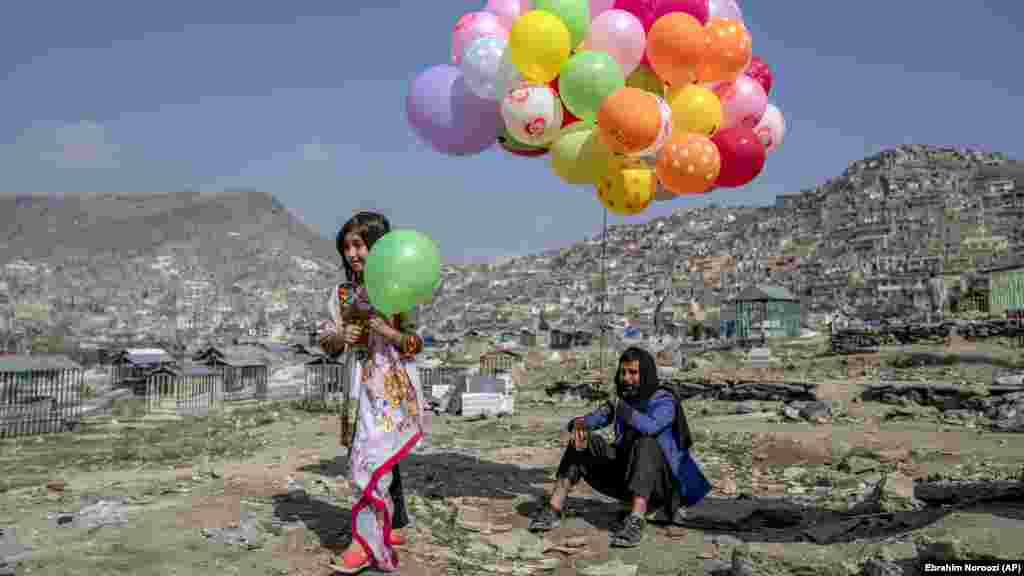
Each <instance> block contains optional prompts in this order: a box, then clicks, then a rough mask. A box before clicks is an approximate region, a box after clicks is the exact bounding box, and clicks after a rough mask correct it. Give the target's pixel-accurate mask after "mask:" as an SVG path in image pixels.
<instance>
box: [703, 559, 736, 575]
mask: <svg viewBox="0 0 1024 576" xmlns="http://www.w3.org/2000/svg"><path fill="white" fill-rule="evenodd" d="M731 572H732V564H730V563H729V562H726V561H724V560H716V559H714V558H710V559H707V560H705V561H704V573H705V574H708V575H709V576H718V575H720V574H721V575H723V576H724V575H726V574H730V573H731Z"/></svg>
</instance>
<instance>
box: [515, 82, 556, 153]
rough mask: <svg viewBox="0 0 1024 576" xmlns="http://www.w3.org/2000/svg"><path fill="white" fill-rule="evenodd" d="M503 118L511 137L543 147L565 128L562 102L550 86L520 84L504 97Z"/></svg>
mask: <svg viewBox="0 0 1024 576" xmlns="http://www.w3.org/2000/svg"><path fill="white" fill-rule="evenodd" d="M501 117H502V118H503V119H504V120H505V127H506V128H508V131H509V133H510V134H512V137H513V138H515V139H516V140H519V141H520V142H522V143H523V144H529V145H531V146H544V145H547V144H550V143H551V142H554V141H555V139H556V138H558V134H559V133H560V132H561V131H562V120H564V116H563V113H562V101H561V100H559V99H558V95H557V94H555V91H554V90H552V89H551V87H550V86H547V85H544V84H526V83H523V84H520V85H519V86H518V87H517V88H515V89H514V90H512V91H511V92H509V93H508V94H506V95H505V97H504V98H503V99H502V100H501Z"/></svg>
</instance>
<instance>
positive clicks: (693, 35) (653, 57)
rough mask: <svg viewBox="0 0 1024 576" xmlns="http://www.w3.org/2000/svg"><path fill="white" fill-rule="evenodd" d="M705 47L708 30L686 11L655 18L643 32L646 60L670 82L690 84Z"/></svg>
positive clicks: (692, 81) (694, 77)
mask: <svg viewBox="0 0 1024 576" xmlns="http://www.w3.org/2000/svg"><path fill="white" fill-rule="evenodd" d="M707 49H708V32H707V30H706V29H705V28H704V27H703V26H701V24H700V22H699V21H698V20H697V19H696V18H694V17H693V16H690V15H689V14H687V13H686V12H670V13H668V14H666V15H664V16H662V17H661V18H658V19H657V20H656V21H655V22H654V25H653V26H651V29H650V30H649V31H648V32H647V60H648V62H650V63H651V69H652V70H654V73H655V74H657V75H658V77H660V78H661V79H662V80H663V81H665V82H666V83H668V84H671V85H673V86H683V85H685V84H693V83H694V82H696V81H697V69H698V68H699V67H700V65H701V63H702V62H703V61H704V55H705V53H706V52H707Z"/></svg>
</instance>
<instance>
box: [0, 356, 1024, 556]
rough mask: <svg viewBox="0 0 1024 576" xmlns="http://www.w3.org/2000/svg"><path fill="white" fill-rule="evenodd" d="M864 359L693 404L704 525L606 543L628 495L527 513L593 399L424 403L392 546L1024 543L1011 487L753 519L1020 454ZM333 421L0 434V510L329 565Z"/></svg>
mask: <svg viewBox="0 0 1024 576" xmlns="http://www.w3.org/2000/svg"><path fill="white" fill-rule="evenodd" d="M954 352H955V351H954ZM950 353H953V352H950ZM794 354H795V353H794ZM793 358H795V356H793ZM787 361H791V362H793V363H794V364H796V365H792V366H790V367H788V368H787V369H786V371H787V372H794V371H796V372H799V373H801V374H802V375H807V374H812V372H813V371H814V370H818V371H821V370H824V368H822V366H821V364H822V362H823V361H821V360H814V359H809V360H806V361H805V362H806V363H814V364H816V365H817V366H816V367H815V366H806V365H804V364H802V363H800V362H798V361H797V360H794V359H792V358H790V360H787ZM829 362H839V361H838V360H834V359H833V360H829ZM872 362H873V361H871V360H870V359H867V360H865V359H863V358H859V359H858V358H852V359H847V360H845V361H843V362H842V363H841V366H840V364H836V366H835V367H833V368H834V370H833V372H835V373H834V374H832V377H831V378H827V379H825V378H821V379H820V382H821V384H820V386H819V389H818V394H819V397H820V398H821V399H825V400H829V401H831V402H833V403H834V405H835V406H837V407H839V408H837V414H836V415H835V417H834V418H832V419H831V420H830V421H829V422H825V423H812V422H789V421H784V420H780V419H779V418H776V417H770V416H765V415H766V414H773V413H775V412H777V411H778V409H779V408H780V406H779V404H778V403H770V402H762V403H758V406H757V410H756V411H755V412H754V413H747V414H737V413H736V411H735V404H736V403H732V402H715V401H694V402H693V403H692V404H691V405H688V406H687V410H688V414H689V415H690V422H691V427H692V428H693V431H694V434H695V437H696V439H697V444H696V446H695V455H696V457H697V458H698V460H699V461H700V462H701V464H702V466H703V467H704V469H705V472H706V474H707V475H708V477H709V479H711V481H712V483H713V484H714V486H715V489H714V491H713V492H712V494H711V496H710V497H709V498H708V499H707V500H706V501H705V502H704V503H702V504H701V505H700V506H698V507H697V508H696V509H694V511H693V512H695V513H696V515H697V516H698V517H700V518H703V519H704V520H706V522H707V526H709V527H708V528H701V527H695V526H687V527H680V526H664V525H655V524H651V525H649V527H648V529H647V532H646V537H645V540H644V542H643V543H642V545H641V546H640V547H638V548H635V549H628V550H619V549H612V548H609V546H608V531H609V528H610V526H611V523H612V522H613V520H614V518H615V515H616V513H617V512H618V511H619V510H620V509H621V505H619V504H618V503H614V502H609V501H608V499H606V498H604V497H602V496H600V495H597V494H595V493H593V492H592V491H590V490H589V489H587V488H586V487H585V486H582V487H581V488H580V489H579V490H578V491H577V492H576V493H574V495H573V496H572V497H571V498H570V500H569V502H568V517H567V519H566V521H565V522H563V525H562V526H561V527H560V528H559V529H557V530H555V531H554V532H552V533H550V534H548V535H546V536H545V537H543V538H539V537H537V536H534V535H532V534H529V533H528V532H527V531H526V530H525V529H526V527H527V525H528V523H529V515H530V513H531V512H532V510H533V509H534V506H535V504H536V502H538V501H539V500H540V499H542V498H543V497H544V495H545V493H546V492H547V491H548V490H550V487H551V485H552V481H553V477H554V471H555V468H556V467H557V464H558V461H559V458H560V456H561V451H562V449H563V447H564V446H565V442H566V441H567V435H566V434H565V433H564V431H563V430H564V425H565V422H566V421H567V420H568V419H569V418H570V417H572V416H575V415H578V414H582V413H585V412H586V411H587V410H588V409H590V408H591V407H592V406H588V405H587V404H585V403H572V404H564V403H556V402H555V401H554V400H551V399H547V398H545V397H543V395H542V394H540V393H538V392H537V390H538V389H539V388H540V387H541V383H539V382H533V383H532V385H529V386H527V387H526V388H525V389H521V390H520V398H519V399H517V413H516V414H515V415H514V416H509V417H501V418H488V419H483V420H474V421H469V420H466V419H463V418H460V417H453V416H437V417H435V418H434V422H433V429H432V432H431V434H430V437H429V441H428V442H427V443H426V445H425V446H422V447H421V448H420V449H418V450H417V452H415V453H414V454H412V455H411V456H409V457H408V458H407V460H405V461H403V462H402V464H401V466H402V474H403V482H404V484H405V487H406V492H407V495H408V504H409V509H410V515H411V516H412V527H411V531H410V538H409V542H408V543H407V544H406V545H404V546H402V547H400V548H399V554H400V558H401V564H402V569H401V573H402V574H405V575H410V576H412V575H425V576H426V575H431V576H432V575H438V576H440V575H442V574H466V575H469V574H542V573H546V574H554V575H571V574H594V575H596V574H637V575H673V576H674V575H677V574H704V573H708V572H709V571H711V570H712V569H714V568H716V567H718V568H721V567H727V566H728V565H729V564H730V562H731V559H732V557H733V555H734V550H736V549H740V548H742V549H743V551H744V554H753V555H755V556H757V557H759V558H760V559H761V560H760V561H761V562H763V563H764V566H771V569H768V568H765V569H764V570H762V571H756V572H755V573H758V574H761V573H763V574H851V575H852V574H859V573H860V568H859V567H860V565H861V564H862V563H863V562H864V561H865V560H866V559H868V558H873V557H884V558H888V559H891V560H896V561H898V560H908V559H911V558H914V557H915V556H916V555H917V554H918V551H919V550H920V546H921V542H922V539H925V540H927V541H943V542H947V541H952V542H954V544H955V546H957V547H958V548H957V549H958V550H962V551H965V552H964V553H968V552H969V553H970V554H971V555H973V557H982V558H983V557H988V556H994V557H999V558H1015V557H1016V558H1020V557H1024V511H1022V510H1024V506H1020V505H1018V504H1013V503H1008V504H1004V505H1000V506H998V507H989V508H984V507H977V508H974V509H966V510H958V511H954V512H951V513H940V514H934V513H929V514H931V516H929V517H928V519H926V520H920V518H923V516H920V514H923V513H922V512H920V511H918V512H908V514H911V513H913V514H918V515H919V516H914V518H916V519H917V520H913V521H912V522H910V523H909V524H907V525H906V526H905V527H904V529H902V530H897V529H888V528H887V529H879V530H878V531H877V534H875V535H874V536H871V537H864V538H857V539H852V540H850V541H842V542H838V541H837V542H835V543H830V544H824V545H823V544H815V543H812V542H810V541H808V538H805V537H798V536H797V535H796V534H799V533H804V532H803V531H804V529H806V528H808V526H811V527H813V526H812V524H813V523H812V524H807V523H806V522H805V524H804V525H801V526H800V529H799V530H796V531H793V530H789V529H788V528H786V527H779V528H778V529H775V527H773V526H769V524H765V523H763V522H762V523H761V524H757V523H756V522H754V520H752V518H754V516H757V514H754V515H751V514H750V513H749V510H762V512H763V509H765V507H768V508H770V507H771V506H775V505H776V504H775V503H777V502H781V501H785V500H786V499H787V498H788V499H793V498H802V499H803V500H801V502H802V504H801V506H803V507H804V509H806V510H809V511H810V512H807V513H806V514H805V517H808V518H809V517H819V516H820V517H822V518H824V517H825V515H827V514H828V511H829V510H833V509H835V508H836V506H837V505H838V504H837V502H842V503H843V504H842V506H846V505H847V504H846V500H843V499H844V498H846V497H847V496H851V495H853V496H856V495H857V494H859V493H861V492H863V491H864V489H863V484H864V483H865V481H868V480H870V479H871V478H872V476H873V475H877V474H879V473H884V474H886V477H887V478H888V482H889V484H888V486H889V488H888V490H890V491H891V492H892V494H894V495H896V496H900V495H902V496H907V495H908V494H910V495H911V496H912V494H913V483H914V481H915V480H920V479H925V478H928V477H931V476H934V475H937V474H938V475H942V476H944V477H948V478H962V479H970V480H979V479H980V480H994V479H1003V478H1008V477H1011V476H1012V475H1014V474H1016V473H1018V471H1020V470H1021V468H1022V466H1024V444H1022V443H1021V441H1020V437H1019V435H1012V434H997V433H992V432H988V431H984V430H982V429H980V428H977V427H970V426H966V425H965V426H955V425H951V424H950V423H949V422H944V421H940V420H936V419H929V418H920V419H909V420H888V419H886V418H885V417H884V414H885V412H886V411H887V410H888V409H889V407H885V406H882V405H875V404H871V403H864V402H860V401H859V400H858V395H859V391H860V389H861V388H862V387H863V386H864V385H865V384H866V383H870V382H871V378H873V377H874V376H873V372H872V369H871V366H872ZM878 363H882V364H884V360H878V361H875V362H874V364H875V365H877V364H878ZM719 368H722V369H727V368H728V367H719ZM819 375H820V374H819ZM337 430H338V426H337V422H336V420H335V419H334V417H333V416H332V415H330V414H326V413H322V412H315V411H309V410H303V409H300V407H299V406H297V405H295V404H286V403H279V404H268V405H264V406H257V407H243V408H238V409H237V410H234V411H232V412H228V413H224V414H218V415H216V416H211V417H209V418H205V419H201V420H200V419H196V420H191V419H190V420H184V421H169V422H150V421H148V420H147V419H145V418H143V419H121V420H118V421H116V422H108V421H99V422H94V423H90V424H88V425H86V426H85V427H84V429H82V430H80V431H79V432H76V433H68V434H58V435H50V436H41V437H35V438H19V439H14V440H4V441H0V469H2V470H4V474H5V476H6V477H7V479H6V480H5V483H4V484H0V487H2V489H3V492H2V496H0V527H4V526H8V527H11V526H13V527H15V528H16V534H17V541H18V542H19V543H20V544H21V545H23V546H25V547H28V548H30V549H31V551H30V554H28V555H27V556H26V557H25V558H24V559H23V560H22V561H21V564H20V565H19V569H18V572H17V574H19V575H21V574H40V575H42V574H54V575H63V574H76V575H81V576H99V575H108V574H109V575H112V574H133V575H138V576H146V575H153V576H156V575H160V576H166V575H172V574H180V575H185V574H211V575H214V574H217V575H219V574H246V575H257V574H266V575H285V574H294V575H304V576H327V575H329V574H331V570H330V569H329V568H328V567H327V563H328V561H329V560H330V559H331V557H332V555H333V554H336V553H337V552H338V551H339V550H341V549H343V548H344V547H345V545H346V544H347V543H348V541H349V524H350V516H349V510H350V506H351V504H352V502H353V496H352V492H351V490H350V488H349V487H348V485H347V483H346V482H345V481H344V473H345V469H344V464H343V458H341V454H342V453H341V450H340V448H339V447H338V446H337V436H336V431H337ZM290 482H291V486H292V488H293V489H292V490H290V489H289V485H290ZM296 482H298V483H301V485H302V486H303V487H304V489H305V496H303V495H302V494H298V493H296V492H295V490H294V487H295V483H296ZM851 497H852V496H851ZM908 498H909V496H908ZM96 502H114V503H116V508H117V510H118V511H119V512H118V514H119V515H120V516H118V517H117V518H119V520H117V518H115V519H113V520H111V519H110V518H108V519H107V520H109V521H105V522H100V523H101V524H103V525H100V526H95V525H89V524H88V523H87V522H84V521H82V522H79V520H78V519H77V518H79V516H81V514H79V512H80V511H81V510H82V509H83V507H86V506H88V505H89V504H94V503H96ZM745 510H746V512H745ZM62 514H64V516H61V515H62ZM744 514H746V516H744ZM758 514H760V512H759V513H758ZM62 518H63V520H62ZM69 518H76V519H75V520H74V521H72V520H69ZM918 520H920V521H918ZM751 522H754V523H753V524H751ZM755 524H756V525H755ZM715 526H718V527H719V528H715ZM721 526H726V528H724V529H723V528H721ZM729 526H734V527H735V528H734V529H730V528H728V527H729ZM246 529H248V532H246ZM239 532H244V533H246V534H248V535H250V536H251V537H250V538H249V539H248V540H246V541H245V542H243V543H241V544H239V543H238V542H234V543H232V542H223V541H219V540H218V539H217V537H216V534H235V533H239ZM601 570H604V571H603V572H602V571H601ZM908 573H909V572H908Z"/></svg>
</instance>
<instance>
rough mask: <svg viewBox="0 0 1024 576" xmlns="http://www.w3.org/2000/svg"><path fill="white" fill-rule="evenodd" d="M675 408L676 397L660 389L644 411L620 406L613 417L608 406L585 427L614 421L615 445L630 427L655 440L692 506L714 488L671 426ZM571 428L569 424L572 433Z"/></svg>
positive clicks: (591, 416) (586, 418) (587, 418)
mask: <svg viewBox="0 0 1024 576" xmlns="http://www.w3.org/2000/svg"><path fill="white" fill-rule="evenodd" d="M676 406H677V401H676V398H675V396H674V395H673V394H672V393H671V392H669V391H667V390H664V389H659V390H658V391H657V392H655V393H654V395H652V396H651V398H650V399H649V400H648V401H647V404H646V406H645V407H644V409H643V410H638V409H634V408H633V407H632V406H630V405H629V404H628V403H626V402H620V403H619V407H620V408H619V413H618V414H612V407H611V405H610V404H605V405H603V406H601V407H600V408H598V409H596V410H594V411H593V412H591V413H590V414H587V415H586V416H584V417H583V424H584V426H586V427H587V429H588V430H599V429H601V428H604V427H605V426H608V425H609V424H612V423H613V421H614V426H615V442H616V443H618V442H620V441H621V439H622V435H623V431H624V430H625V426H627V425H628V426H630V427H632V428H633V429H634V430H636V431H637V432H639V433H640V434H642V435H645V436H654V437H656V438H657V441H658V445H659V446H660V447H661V452H662V454H664V455H665V460H666V461H667V462H668V465H669V468H670V469H671V470H672V477H673V478H674V479H675V481H676V482H675V484H676V488H677V489H679V491H680V494H681V495H682V499H683V504H684V505H686V506H693V505H694V504H697V503H698V502H700V501H701V500H703V499H704V497H705V496H707V494H708V492H710V491H711V484H710V483H709V482H708V480H707V478H706V477H705V476H704V473H703V471H702V470H701V469H700V466H699V465H698V464H697V462H696V461H695V460H694V459H693V456H691V455H690V451H689V450H683V449H681V448H680V447H679V441H678V440H677V439H676V437H677V434H676V429H675V426H673V425H672V424H673V422H674V421H675V419H676ZM572 425H573V423H572V421H570V422H569V426H568V428H569V429H570V430H571V429H572Z"/></svg>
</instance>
